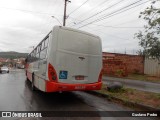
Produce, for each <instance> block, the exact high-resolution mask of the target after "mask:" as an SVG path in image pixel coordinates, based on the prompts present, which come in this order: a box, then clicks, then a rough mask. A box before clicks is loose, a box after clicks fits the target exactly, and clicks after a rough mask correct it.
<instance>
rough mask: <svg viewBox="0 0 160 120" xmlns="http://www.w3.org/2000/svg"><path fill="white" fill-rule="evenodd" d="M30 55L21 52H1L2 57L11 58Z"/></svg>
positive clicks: (0, 56)
mask: <svg viewBox="0 0 160 120" xmlns="http://www.w3.org/2000/svg"><path fill="white" fill-rule="evenodd" d="M27 55H28V53H19V52H14V51H10V52H0V58H10V59H15V58H21V57H23V58H25V57H26V56H27Z"/></svg>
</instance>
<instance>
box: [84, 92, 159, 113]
mask: <svg viewBox="0 0 160 120" xmlns="http://www.w3.org/2000/svg"><path fill="white" fill-rule="evenodd" d="M86 92H87V93H89V94H93V95H97V96H101V97H105V98H108V99H109V100H111V101H112V100H116V101H120V102H122V103H123V104H124V105H127V106H134V107H136V108H139V109H142V110H147V111H160V109H159V108H154V107H151V106H148V105H144V104H140V103H135V102H131V101H124V100H122V99H120V98H117V97H113V96H111V95H108V94H103V93H99V92H97V91H86Z"/></svg>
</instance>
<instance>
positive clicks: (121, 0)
mask: <svg viewBox="0 0 160 120" xmlns="http://www.w3.org/2000/svg"><path fill="white" fill-rule="evenodd" d="M123 1H124V0H120V1H119V2H117V3H115V4H113V5H111V6H109V7H107V8H105V9H103V10H101V11H99V12H97V13H95V14H93V15H92V16H90V17H88V18H86V19H84V20H82V21H81V22H79V23H77V24H80V23H82V22H84V21H86V20H88V19H90V18H92V17H95V16H97V15H99V14H100V13H102V12H104V11H106V10H108V9H110V8H112V7H114V6H116V5H118V4H119V3H121V2H123Z"/></svg>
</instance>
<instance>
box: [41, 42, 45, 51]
mask: <svg viewBox="0 0 160 120" xmlns="http://www.w3.org/2000/svg"><path fill="white" fill-rule="evenodd" d="M44 48H45V42H44V41H43V42H42V45H41V50H43V49H44Z"/></svg>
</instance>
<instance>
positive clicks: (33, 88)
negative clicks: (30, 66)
mask: <svg viewBox="0 0 160 120" xmlns="http://www.w3.org/2000/svg"><path fill="white" fill-rule="evenodd" d="M31 85H32V91H35V90H36V87H35V86H34V73H33V74H32V84H31Z"/></svg>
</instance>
